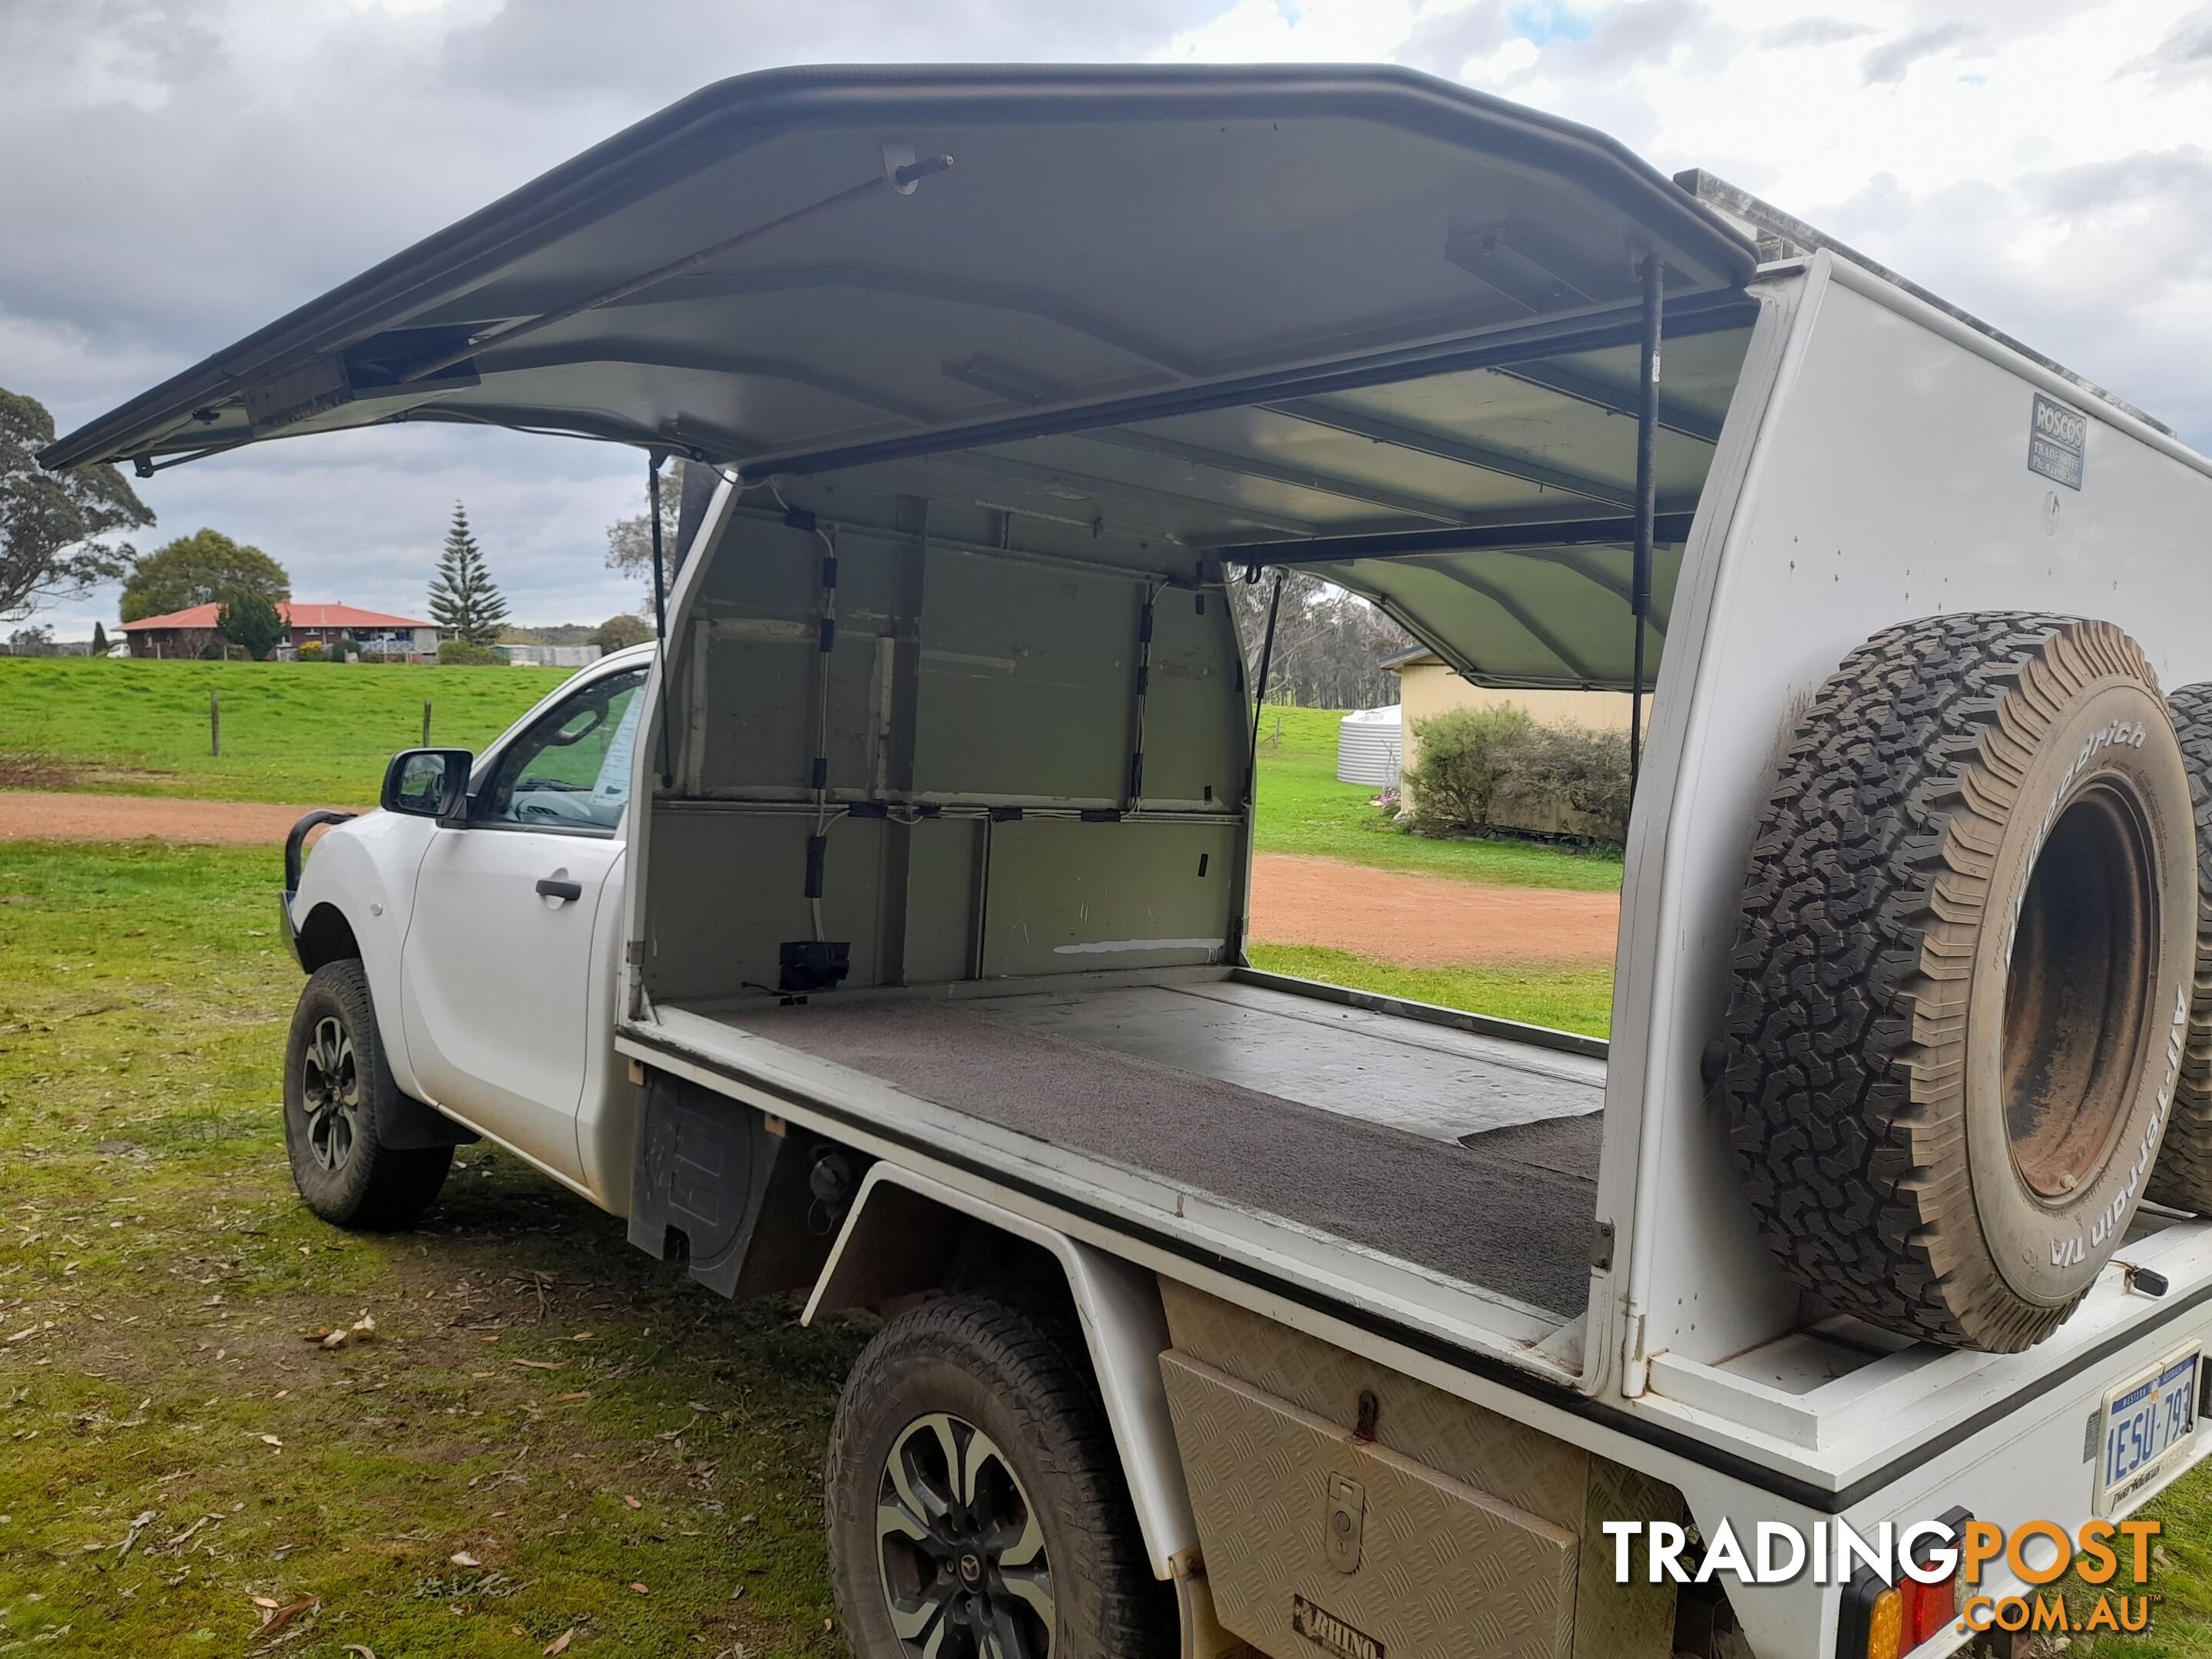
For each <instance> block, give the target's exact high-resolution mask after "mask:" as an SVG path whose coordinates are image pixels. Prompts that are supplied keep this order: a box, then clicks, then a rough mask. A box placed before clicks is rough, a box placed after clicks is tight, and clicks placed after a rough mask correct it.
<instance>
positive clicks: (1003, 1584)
mask: <svg viewBox="0 0 2212 1659" xmlns="http://www.w3.org/2000/svg"><path fill="white" fill-rule="evenodd" d="M1080 1352H1081V1349H1080V1339H1079V1337H1076V1336H1075V1335H1074V1334H1073V1332H1070V1331H1066V1330H1063V1329H1061V1328H1058V1326H1057V1324H1056V1322H1054V1321H1053V1320H1051V1319H1050V1318H1049V1317H1048V1316H1046V1317H1040V1316H1036V1315H1034V1314H1032V1313H1030V1312H1029V1311H1027V1310H1023V1309H1019V1308H1016V1307H1012V1306H1010V1305H1008V1304H1003V1303H1000V1302H997V1301H994V1300H991V1299H989V1298H987V1297H954V1298H951V1299H948V1300H945V1301H942V1302H935V1303H932V1304H928V1305H927V1306H925V1307H922V1308H918V1309H916V1310H914V1311H913V1312H911V1313H908V1314H905V1315H902V1316H900V1317H899V1318H897V1319H895V1320H893V1321H892V1322H890V1324H888V1325H886V1326H885V1327H884V1329H883V1331H882V1332H881V1333H880V1334H878V1336H877V1338H876V1340H874V1341H873V1342H872V1343H870V1344H869V1345H868V1347H867V1349H866V1352H863V1353H862V1354H861V1356H860V1363H859V1364H856V1365H855V1366H854V1370H853V1375H852V1376H851V1378H850V1379H849V1380H848V1382H847V1383H846V1385H845V1391H844V1394H843V1395H842V1398H841V1399H840V1401H839V1402H838V1407H837V1421H836V1428H835V1429H834V1430H833V1431H832V1432H831V1436H830V1442H829V1472H828V1480H827V1488H828V1490H827V1499H828V1504H829V1562H830V1571H831V1575H832V1577H833V1580H834V1582H835V1583H836V1592H837V1604H838V1607H839V1609H840V1610H841V1611H842V1613H843V1614H844V1622H845V1630H846V1633H847V1635H848V1638H850V1640H851V1643H852V1647H853V1651H854V1654H856V1655H857V1656H859V1659H1138V1656H1148V1655H1152V1654H1155V1653H1159V1652H1162V1651H1164V1650H1165V1646H1166V1644H1167V1640H1168V1632H1169V1630H1170V1621H1171V1620H1172V1617H1173V1614H1172V1609H1171V1607H1170V1605H1169V1603H1168V1601H1167V1600H1166V1596H1165V1594H1164V1590H1163V1589H1162V1587H1161V1585H1160V1584H1159V1583H1158V1581H1157V1580H1155V1579H1154V1578H1153V1577H1152V1571H1151V1568H1150V1566H1149V1565H1148V1564H1147V1561H1146V1554H1145V1550H1144V1545H1143V1541H1142V1540H1141V1539H1140V1538H1139V1534H1138V1530H1137V1522H1136V1516H1135V1514H1134V1512H1133V1510H1131V1508H1130V1504H1129V1498H1128V1494H1127V1491H1126V1489H1125V1488H1124V1486H1123V1485H1122V1480H1121V1468H1120V1463H1119V1460H1118V1459H1117V1458H1116V1456H1115V1450H1114V1442H1113V1437H1112V1435H1111V1433H1110V1431H1109V1429H1108V1427H1107V1425H1106V1420H1105V1413H1104V1409H1103V1407H1102V1406H1101V1404H1100V1403H1099V1399H1098V1394H1097V1388H1096V1386H1095V1385H1094V1384H1093V1383H1092V1382H1091V1375H1090V1372H1089V1370H1088V1369H1087V1367H1085V1365H1084V1364H1083V1363H1082V1361H1081V1360H1080V1358H1078V1355H1079V1353H1080Z"/></svg>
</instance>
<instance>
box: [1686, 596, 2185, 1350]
mask: <svg viewBox="0 0 2212 1659" xmlns="http://www.w3.org/2000/svg"><path fill="white" fill-rule="evenodd" d="M2196 868H2197V858H2196V837H2195V834H2194V829H2193V818H2192V814H2191V802H2190V792H2189V781H2188V778H2187V776H2186V775H2185V769H2184V765H2183V762H2182V756H2181V750H2180V747H2179V744H2178V743H2177V741H2176V740H2175V737H2174V732H2173V726H2172V723H2171V721H2170V720H2169V719H2168V718H2167V714H2166V705H2165V704H2164V702H2161V701H2160V697H2159V694H2158V688H2157V684H2156V682H2155V680H2154V677H2153V675H2152V673H2151V670H2150V667H2149V665H2148V663H2147V662H2145V660H2144V659H2143V655H2142V651H2141V650H2140V649H2139V648H2138V647H2136V644H2135V642H2134V641H2132V640H2130V639H2129V638H2128V636H2127V635H2125V634H2124V633H2122V632H2121V631H2120V630H2119V629H2117V628H2115V627H2113V626H2112V625H2111V624H2110V623H2100V622H2083V621H2077V620H2075V619H2071V618H2069V617H2050V616H2039V615H2032V614H2025V613H2018V612H1988V611H1985V612H1978V613H1977V612H1969V613H1966V614H1963V615H1958V616H1949V617H1928V618H1925V619H1923V620H1922V621H1918V622H1912V623H1900V624H1899V625H1898V626H1896V627H1893V628H1889V629H1884V630H1883V631H1882V632H1881V633H1879V634H1877V635H1875V636H1874V637H1873V638H1872V639H1870V640H1869V641H1867V642H1866V643H1865V644H1864V645H1863V646H1861V647H1859V648H1858V649H1857V651H1855V652H1853V653H1851V654H1850V656H1849V657H1848V658H1846V659H1844V664H1843V666H1842V667H1841V668H1840V669H1839V670H1838V671H1837V672H1836V673H1835V674H1834V675H1833V676H1832V678H1830V679H1829V680H1828V681H1827V683H1826V684H1825V685H1823V686H1822V687H1821V688H1820V693H1819V695H1818V696H1815V697H1814V700H1813V702H1812V706H1811V708H1810V709H1809V710H1808V713H1807V714H1805V716H1804V718H1803V720H1802V722H1801V723H1800V724H1799V725H1798V726H1797V729H1796V735H1795V737H1794V738H1793V740H1792V741H1791V743H1790V747H1789V749H1788V751H1787V753H1786V755H1785V757H1784V759H1783V761H1782V763H1781V766H1780V768H1779V771H1778V777H1777V779H1776V781H1775V784H1774V787H1773V790H1772V792H1771V795H1770V797H1769V799H1768V803H1767V806H1766V809H1765V813H1764V815H1763V816H1762V817H1761V820H1760V823H1759V833H1758V837H1757V840H1756V842H1755V844H1754V846H1753V849H1752V854H1751V859H1750V866H1749V871H1748V873H1747V878H1746V880H1745V884H1744V888H1743V898H1742V904H1741V915H1740V916H1739V919H1738V925H1737V933H1736V943H1735V955H1734V962H1733V968H1734V985H1733V994H1732V995H1731V998H1730V1002H1729V1024H1728V1030H1729V1045H1728V1046H1729V1064H1728V1068H1727V1074H1726V1081H1725V1088H1726V1091H1727V1095H1728V1101H1729V1114H1730V1117H1731V1127H1732V1132H1733V1140H1734V1146H1735V1157H1736V1162H1737V1164H1738V1165H1739V1167H1740V1169H1741V1172H1742V1175H1743V1177H1744V1181H1745V1182H1746V1185H1747V1188H1748V1190H1749V1193H1750V1196H1751V1200H1752V1203H1753V1206H1754V1208H1755V1209H1756V1211H1757V1212H1758V1217H1759V1224H1760V1228H1761V1231H1763V1233H1764V1234H1765V1238H1766V1240H1767V1242H1768V1243H1769V1244H1770V1245H1771V1247H1772V1249H1774V1250H1775V1252H1776V1253H1777V1254H1778V1255H1779V1257H1780V1258H1781V1260H1782V1261H1783V1263H1784V1266H1785V1267H1787V1268H1788V1269H1789V1270H1790V1273H1793V1274H1794V1275H1795V1276H1796V1278H1797V1279H1799V1280H1800V1281H1802V1283H1803V1284H1804V1285H1806V1286H1807V1287H1808V1289H1810V1290H1811V1291H1814V1293H1815V1294H1816V1295H1818V1296H1819V1297H1821V1298H1822V1299H1823V1300H1825V1301H1826V1303H1827V1304H1829V1305H1830V1306H1832V1307H1833V1308H1835V1309H1837V1310H1839V1311H1843V1312H1846V1313H1851V1314H1856V1315H1857V1316H1859V1317H1861V1318H1863V1319H1866V1320H1868V1321H1870V1322H1873V1323H1875V1324H1877V1325H1881V1326H1883V1327H1886V1328H1888V1329H1890V1330H1893V1331H1896V1332H1899V1333H1900V1334H1905V1335H1907V1336H1912V1337H1917V1338H1921V1339H1923V1340H1929V1341H1934V1342H1942V1343H1948V1344H1950V1345H1952V1346H1960V1347H1972V1348H1979V1349H1984V1350H1987V1351H1990V1352H2017V1351H2018V1350H2021V1349H2023V1348H2027V1347H2029V1346H2033V1344H2035V1343H2037V1342H2039V1341H2040V1340H2043V1339H2044V1338H2045V1337H2046V1336H2048V1335H2049V1334H2051V1332H2052V1331H2053V1330H2055V1329H2057V1327H2058V1326H2059V1324H2060V1323H2061V1322H2063V1320H2064V1319H2065V1318H2066V1316H2067V1315H2069V1313H2071V1312H2072V1311H2073V1310H2074V1308H2075V1304H2077V1303H2078V1302H2079V1301H2080V1300H2081V1296H2082V1295H2083V1293H2084V1292H2085V1291H2087V1289H2088V1287H2089V1285H2090V1283H2091V1282H2092V1281H2093V1279H2095V1278H2096V1276H2097V1274H2098V1273H2099V1271H2100V1269H2101V1268H2102V1267H2103V1266H2104V1264H2105V1262H2106V1260H2107V1259H2108V1258H2109V1257H2110V1256H2111V1255H2112V1250H2113V1249H2114V1247H2115V1246H2116V1245H2117V1244H2118V1242H2119V1239H2120V1237H2121V1235H2122V1233H2123V1232H2124V1231H2125V1229H2126V1226H2127V1224H2128V1220H2129V1218H2130V1216H2131V1215H2132V1214H2133V1213H2134V1211H2135V1207H2136V1204H2137V1202H2138V1201H2140V1200H2141V1199H2142V1194H2143V1190H2144V1185H2145V1182H2147V1181H2148V1178H2149V1176H2150V1172H2151V1169H2152V1166H2153V1164H2154V1160H2155V1158H2156V1157H2157V1154H2158V1150H2159V1144H2160V1136H2161V1134H2162V1133H2163V1132H2164V1130H2165V1127H2166V1116H2167V1110H2168V1107H2169V1104H2170V1103H2171V1101H2172V1097H2173V1089H2174V1085H2175V1080H2176V1076H2177V1073H2178V1071H2179V1066H2180V1063H2181V1057H2182V1048H2183V1038H2184V1035H2185V1030H2186V1026H2187V1021H2188V1014H2189V1000H2190V986H2191V963H2192V962H2193V959H2194V952H2195V943H2196V927H2195V921H2196V914H2197V904H2196Z"/></svg>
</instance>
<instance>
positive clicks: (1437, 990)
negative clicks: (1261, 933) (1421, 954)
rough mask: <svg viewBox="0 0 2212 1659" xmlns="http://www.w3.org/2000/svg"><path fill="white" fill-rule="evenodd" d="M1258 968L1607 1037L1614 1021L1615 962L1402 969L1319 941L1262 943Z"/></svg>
mask: <svg viewBox="0 0 2212 1659" xmlns="http://www.w3.org/2000/svg"><path fill="white" fill-rule="evenodd" d="M1248 954H1249V956H1250V957H1251V959H1252V965H1253V966H1254V967H1255V968H1264V969H1267V971H1268V972H1269V973H1271V974H1291V975H1296V976H1297V977H1298V978H1300V979H1317V980H1322V981H1327V982H1328V983H1329V984H1331V985H1348V986H1351V987H1352V988H1353V989H1355V990H1360V991H1379V992H1381V993H1382V994H1383V995H1384V996H1391V997H1404V998H1405V999H1406V1000H1408V1001H1410V1002H1433V1003H1436V1004H1437V1005H1438V1006H1442V1007H1445V1008H1464V1009H1467V1010H1468V1012H1472V1013H1478V1014H1492V1015H1495V1016H1496V1017H1497V1018H1499V1019H1517V1020H1521V1021H1523V1022H1525V1023H1526V1024H1530V1025H1549V1026H1553V1027H1555V1028H1556V1029H1558V1030H1562V1031H1581V1032H1583V1033H1585V1034H1587V1035H1589V1036H1606V1035H1607V1033H1608V1032H1609V1031H1610V1030H1612V1026H1613V968H1612V965H1611V964H1610V963H1607V965H1605V966H1603V967H1598V968H1401V967H1400V966H1398V965H1397V964H1396V963H1389V962H1375V961H1372V960H1370V959H1369V958H1368V957H1358V956H1354V955H1352V953H1351V952H1350V951H1331V950H1328V949H1326V948H1324V947H1323V946H1321V945H1252V946H1250V947H1249V951H1248Z"/></svg>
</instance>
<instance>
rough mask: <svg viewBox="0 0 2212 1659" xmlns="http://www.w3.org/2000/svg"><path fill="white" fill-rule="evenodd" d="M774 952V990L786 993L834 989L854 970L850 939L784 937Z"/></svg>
mask: <svg viewBox="0 0 2212 1659" xmlns="http://www.w3.org/2000/svg"><path fill="white" fill-rule="evenodd" d="M775 954H776V968H777V978H776V989H778V990H779V991H782V992H785V993H787V994H788V993H793V992H799V993H804V992H807V991H828V990H831V989H834V988H835V987H836V986H837V985H838V984H839V983H841V982H842V981H843V979H844V977H845V975H848V974H849V973H851V972H852V971H853V944H852V941H851V940H850V939H786V940H785V941H784V942H783V943H782V944H781V945H777V946H776V947H775Z"/></svg>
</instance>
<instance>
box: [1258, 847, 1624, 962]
mask: <svg viewBox="0 0 2212 1659" xmlns="http://www.w3.org/2000/svg"><path fill="white" fill-rule="evenodd" d="M1619 926H1620V899H1619V897H1618V896H1616V895H1614V894H1612V893H1569V892H1562V891H1560V890H1559V889H1557V888H1551V887H1479V886H1477V885H1475V884H1474V883H1473V882H1467V881H1453V880H1450V879H1449V878H1446V877H1443V876H1424V875H1417V874H1413V873H1411V872H1404V871H1398V870H1375V869H1370V868H1369V867H1368V866H1365V865H1360V864H1345V863H1342V862H1340V861H1339V860H1335V859H1315V858H1293V857H1291V856H1289V855H1288V854H1281V853H1261V854H1259V855H1258V856H1257V857H1256V858H1255V860H1253V870H1252V936H1253V938H1255V939H1261V940H1263V941H1265V942H1267V943H1268V944H1272V945H1330V946H1333V947H1334V949H1336V950H1339V951H1353V952H1355V953H1356V954H1358V955H1359V956H1363V957H1374V958H1375V959H1376V961H1378V962H1395V963H1404V964H1405V965H1406V966H1407V967H1409V968H1444V967H1450V966H1453V965H1455V964H1462V963H1477V964H1486V963H1509V962H1510V963H1539V962H1542V963H1559V964H1562V965H1565V964H1568V963H1603V962H1611V961H1612V960H1613V934H1614V932H1615V930H1616V929H1617V928H1618V927H1619Z"/></svg>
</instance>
